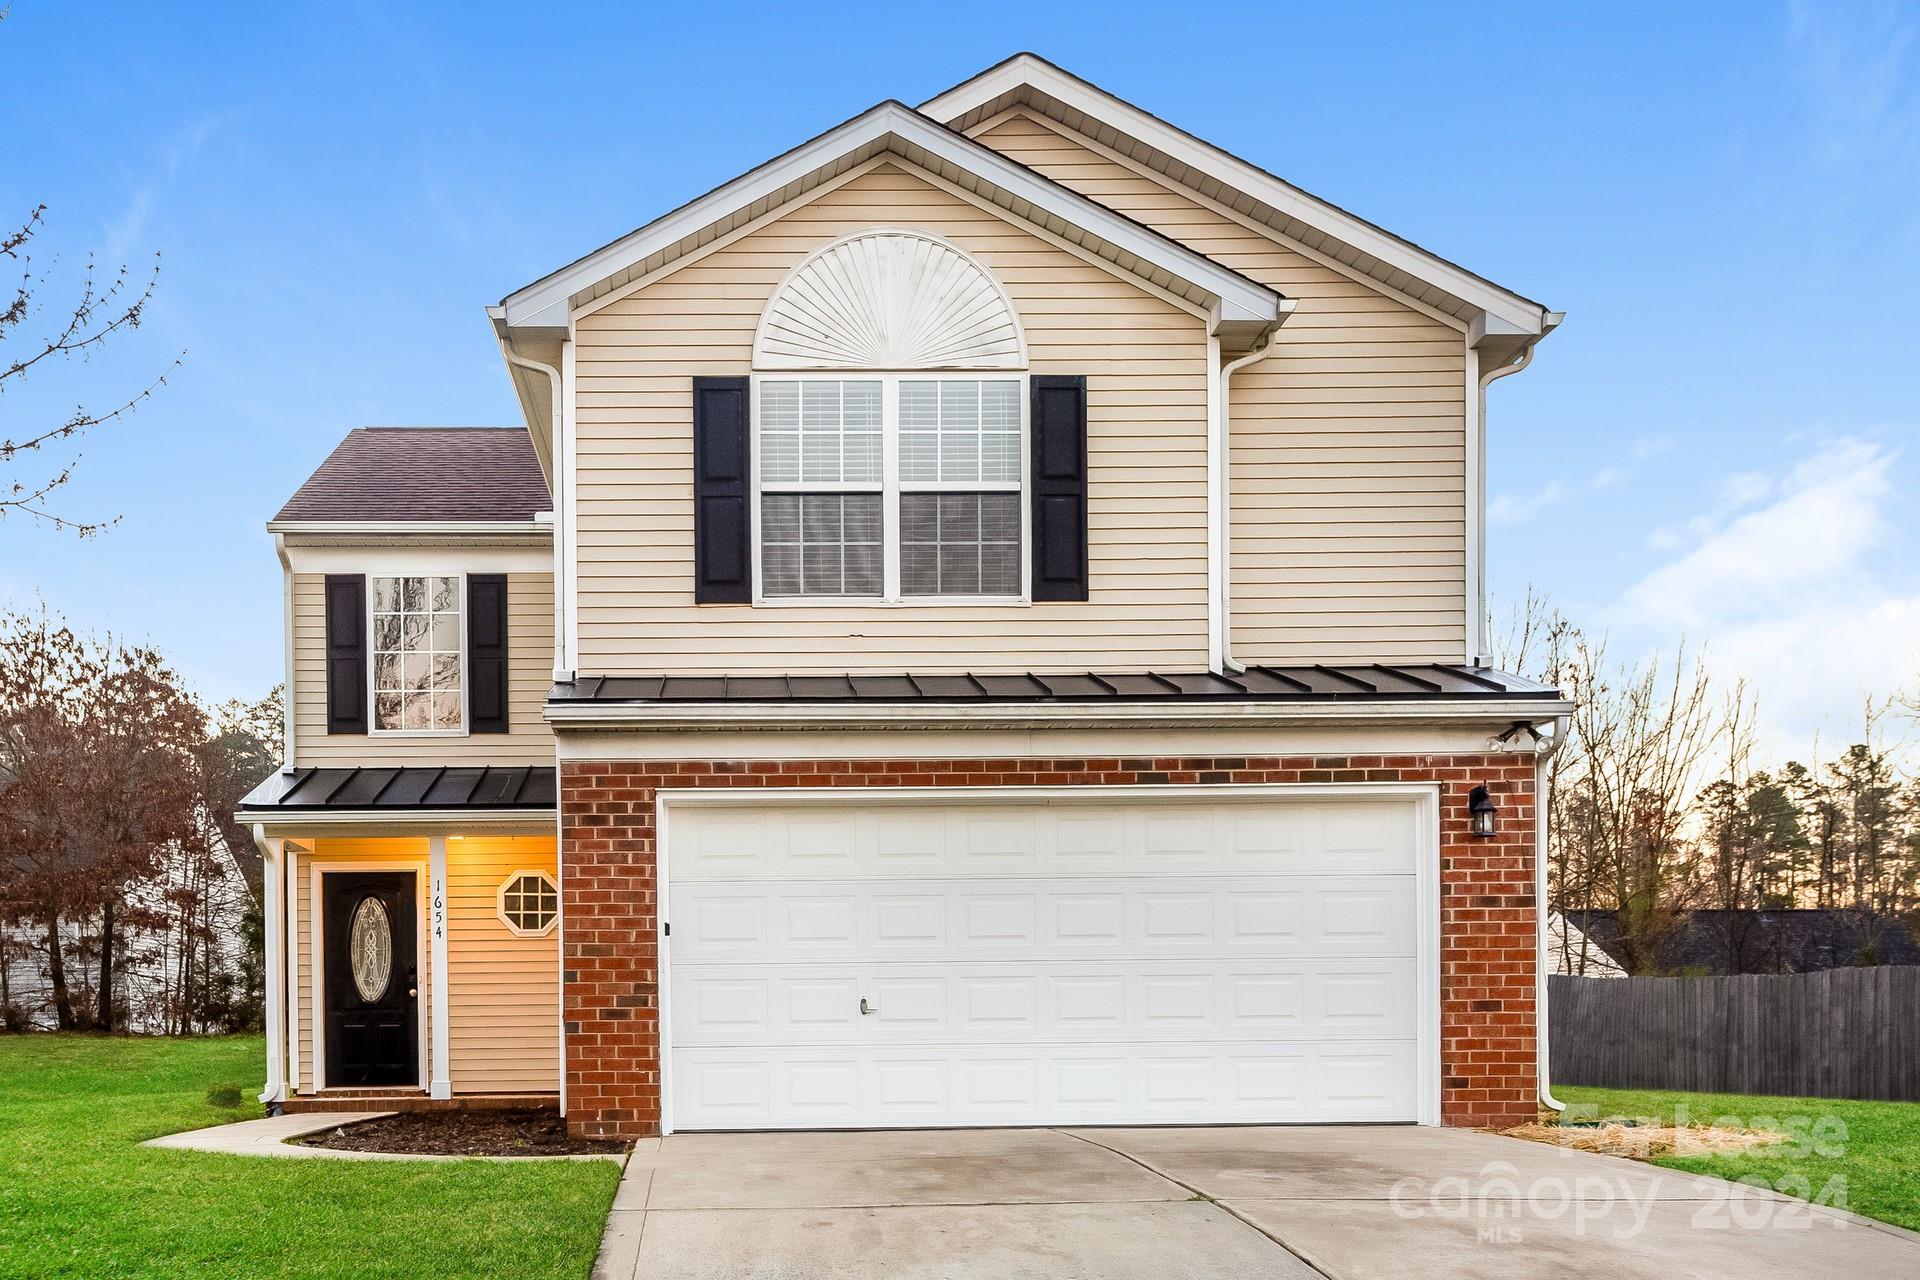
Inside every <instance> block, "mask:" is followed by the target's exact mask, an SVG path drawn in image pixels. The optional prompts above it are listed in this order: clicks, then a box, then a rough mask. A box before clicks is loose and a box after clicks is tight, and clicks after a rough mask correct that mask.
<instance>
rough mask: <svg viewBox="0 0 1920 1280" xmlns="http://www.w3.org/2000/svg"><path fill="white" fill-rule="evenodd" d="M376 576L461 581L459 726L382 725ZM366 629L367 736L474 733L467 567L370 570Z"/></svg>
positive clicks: (393, 736) (445, 736) (460, 735)
mask: <svg viewBox="0 0 1920 1280" xmlns="http://www.w3.org/2000/svg"><path fill="white" fill-rule="evenodd" d="M377 578H453V579H455V580H456V581H458V583H459V586H458V588H457V590H458V591H459V593H460V599H459V609H460V727H459V728H458V729H382V728H381V727H380V689H379V682H378V681H376V680H375V679H374V657H375V652H376V646H375V645H374V642H373V613H374V610H373V584H374V581H375V579H377ZM364 608H365V613H364V614H362V617H363V618H364V619H365V622H366V628H367V736H368V737H370V738H466V737H471V736H472V734H473V707H472V705H471V703H472V698H473V655H471V654H469V653H468V652H467V635H468V633H469V631H470V630H471V628H469V626H468V625H467V574H466V571H465V570H464V569H462V570H455V571H452V572H441V573H434V572H432V571H420V570H415V569H396V570H393V571H392V572H388V573H377V574H375V573H369V574H368V575H367V598H366V603H365V606H364Z"/></svg>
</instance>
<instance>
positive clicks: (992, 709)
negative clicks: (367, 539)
mask: <svg viewBox="0 0 1920 1280" xmlns="http://www.w3.org/2000/svg"><path fill="white" fill-rule="evenodd" d="M1572 709H1573V708H1572V704H1571V703H1567V702H1562V701H1558V700H1552V701H1549V700H1547V699H1528V698H1487V699H1474V700H1472V701H1447V700H1441V699H1421V700H1418V701H1379V702H1207V703H1188V704H1185V705H1176V706H1165V705H1156V704H1154V703H1148V702H1136V703H1120V704H1118V705H1103V704H1101V703H1098V702H1084V703H1024V704H1021V703H988V704H984V705H980V706H969V705H966V704H960V703H934V704H930V705H923V704H917V703H897V702H894V703H867V704H863V703H858V702H841V703H832V704H818V703H791V702H676V703H657V702H655V703H593V702H549V703H548V704H547V707H546V719H547V722H548V723H549V724H551V725H553V726H554V727H555V728H557V729H565V728H605V729H613V728H618V729H635V730H647V729H662V730H678V729H729V728H734V729H783V728H785V729H823V728H835V729H860V728H874V729H880V728H915V729H964V728H995V729H1046V728H1089V729H1116V728H1129V727H1132V726H1156V725H1157V726H1161V727H1165V728H1216V727H1218V728H1257V727H1262V726H1274V727H1280V726H1286V725H1314V724H1394V725H1426V724H1432V725H1441V724H1461V723H1486V724H1489V725H1493V724H1499V725H1510V724H1512V723H1514V722H1515V721H1519V720H1524V721H1527V722H1528V723H1536V722H1538V721H1541V720H1550V719H1552V718H1553V717H1555V716H1561V715H1567V714H1570V713H1571V712H1572Z"/></svg>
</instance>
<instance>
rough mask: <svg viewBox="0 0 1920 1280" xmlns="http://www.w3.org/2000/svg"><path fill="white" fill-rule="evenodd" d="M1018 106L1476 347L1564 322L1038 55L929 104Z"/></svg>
mask: <svg viewBox="0 0 1920 1280" xmlns="http://www.w3.org/2000/svg"><path fill="white" fill-rule="evenodd" d="M1015 106H1026V107H1029V108H1032V109H1033V110H1035V111H1036V112H1038V113H1039V114H1041V115H1043V116H1046V117H1048V118H1050V119H1052V120H1053V121H1055V122H1056V123H1059V124H1062V125H1064V126H1066V127H1067V128H1068V129H1069V130H1072V131H1073V132H1076V133H1081V134H1083V135H1085V136H1088V137H1091V138H1092V139H1093V140H1094V141H1096V142H1099V143H1101V144H1102V145H1105V146H1109V147H1111V148H1112V149H1114V150H1116V151H1119V152H1120V153H1122V154H1124V155H1127V156H1129V158H1133V159H1138V160H1142V161H1145V162H1147V163H1148V164H1149V165H1150V167H1152V168H1153V169H1155V170H1157V171H1159V172H1161V173H1163V174H1165V175H1166V177H1167V178H1168V179H1169V180H1171V181H1173V182H1174V183H1176V184H1178V185H1182V186H1188V187H1194V186H1197V185H1199V184H1201V183H1205V184H1206V185H1207V186H1208V187H1210V188H1211V187H1217V188H1220V191H1219V194H1218V195H1217V196H1215V197H1214V198H1216V199H1218V200H1220V201H1221V202H1223V203H1225V204H1227V205H1228V206H1229V207H1232V208H1234V209H1235V210H1236V211H1238V212H1239V213H1241V214H1242V215H1243V216H1249V217H1253V218H1255V219H1257V220H1259V221H1261V222H1264V223H1266V224H1267V225H1268V226H1270V227H1272V228H1273V229H1274V230H1275V231H1277V232H1279V233H1280V234H1281V235H1284V236H1286V237H1287V238H1288V239H1291V240H1295V241H1298V242H1301V243H1306V244H1311V245H1313V246H1314V247H1315V249H1316V250H1317V251H1319V252H1322V253H1326V254H1328V255H1329V256H1331V257H1333V258H1334V259H1336V260H1338V261H1340V262H1341V263H1343V264H1344V265H1346V266H1347V267H1349V268H1350V269H1352V270H1355V271H1357V272H1359V273H1361V274H1363V275H1366V276H1368V277H1370V278H1372V279H1375V280H1378V281H1379V282H1380V283H1381V284H1383V285H1385V286H1386V287H1388V288H1390V289H1393V290H1396V291H1398V292H1401V293H1405V294H1408V295H1409V296H1412V297H1414V298H1417V299H1418V300H1419V301H1421V302H1425V303H1427V304H1428V305H1430V306H1434V307H1437V308H1438V309H1440V310H1442V311H1445V312H1446V313H1448V314H1450V315H1452V316H1454V317H1456V318H1458V319H1460V320H1462V321H1464V322H1466V323H1467V324H1468V325H1469V326H1470V327H1471V328H1472V329H1473V330H1474V336H1475V338H1476V340H1481V339H1486V338H1491V339H1493V340H1494V341H1495V344H1496V345H1503V346H1504V345H1511V344H1513V343H1515V342H1516V341H1517V342H1521V343H1524V342H1526V341H1528V340H1537V339H1539V338H1540V337H1544V336H1545V335H1546V334H1547V333H1548V332H1550V331H1551V330H1552V329H1553V327H1554V326H1555V325H1557V324H1558V323H1559V321H1560V315H1559V313H1557V312H1550V311H1548V310H1547V308H1546V307H1545V306H1543V305H1542V304H1540V303H1538V302H1535V301H1534V300H1532V299H1531V298H1527V297H1525V296H1523V295H1521V294H1519V293H1516V292H1514V291H1513V290H1511V289H1507V288H1505V287H1503V286H1501V285H1498V284H1495V283H1494V282H1493V281H1491V280H1488V279H1487V278H1486V277H1484V276H1481V275H1478V274H1476V273H1475V272H1472V271H1469V270H1468V269H1467V268H1465V267H1462V266H1460V265H1459V264H1458V263H1455V262H1451V261H1449V260H1448V259H1446V258H1443V257H1441V256H1440V255H1439V254H1436V253H1434V252H1433V251H1431V250H1429V249H1424V248H1422V247H1421V246H1419V245H1417V244H1415V243H1413V242H1412V241H1411V240H1408V239H1406V238H1405V237H1403V236H1399V235H1395V234H1394V233H1393V232H1390V231H1388V230H1386V229H1385V228H1383V227H1380V226H1377V225H1375V224H1374V223H1371V222H1368V221H1367V220H1366V219H1364V218H1362V217H1360V216H1358V215H1357V214H1353V213H1350V212H1348V211H1347V210H1345V209H1342V208H1340V207H1339V206H1338V205H1335V204H1333V203H1332V202H1331V201H1327V200H1323V199H1321V198H1320V197H1318V196H1315V195H1313V194H1311V193H1310V192H1307V191H1304V190H1302V189H1301V188H1299V187H1296V186H1294V185H1293V184H1292V183H1290V182H1288V181H1286V180H1285V179H1284V178H1281V177H1279V176H1277V175H1276V174H1273V173H1270V172H1268V171H1267V170H1265V169H1262V168H1260V167H1259V166H1258V165H1255V164H1253V163H1251V162H1249V161H1247V160H1243V159H1241V158H1240V157H1239V156H1236V155H1234V154H1233V153H1231V152H1229V151H1225V150H1223V149H1222V148H1220V147H1217V146H1214V145H1213V144H1212V143H1210V142H1207V141H1205V140H1204V139H1202V138H1199V137H1196V136H1195V135H1193V134H1191V133H1189V132H1187V131H1186V130H1185V129H1182V128H1180V127H1179V126H1177V125H1174V124H1170V123H1168V122H1167V121H1165V120H1162V119H1161V118H1160V117H1158V116H1156V115H1154V114H1153V113H1151V112H1149V111H1147V110H1145V109H1143V108H1141V107H1138V106H1135V105H1134V104H1133V103H1131V102H1128V101H1126V100H1125V99H1123V98H1120V97H1118V96H1117V95H1115V94H1112V93H1109V92H1108V91H1107V90H1105V89H1102V88H1101V87H1099V86H1098V85H1096V84H1093V83H1092V82H1091V81H1088V80H1084V79H1082V78H1080V77H1079V76H1077V75H1074V74H1073V73H1072V72H1070V71H1067V70H1065V69H1064V68H1062V67H1060V66H1058V65H1057V64H1055V63H1053V62H1050V61H1048V60H1047V59H1046V58H1044V57H1042V56H1041V55H1039V54H1037V53H1031V52H1025V51H1023V52H1020V53H1016V54H1013V55H1012V56H1011V57H1008V58H1005V59H1003V60H1001V61H1000V62H997V63H995V64H994V65H993V66H991V67H988V68H987V69H986V70H985V71H982V72H980V73H979V74H978V75H975V76H973V77H971V78H969V79H967V80H963V81H961V82H960V83H959V84H957V85H954V86H953V87H952V88H950V89H947V90H946V91H944V92H942V93H939V94H936V95H935V96H933V97H932V98H929V99H927V101H925V102H923V103H921V104H920V108H919V109H920V111H921V112H922V113H923V114H925V115H928V116H931V117H932V118H933V119H935V120H938V121H939V122H940V123H942V124H944V125H946V126H947V127H948V128H950V129H954V130H958V131H961V132H965V131H966V130H968V129H970V128H972V127H973V126H974V125H976V124H978V123H979V122H981V121H982V120H986V119H990V118H991V117H993V116H996V115H998V114H1000V113H1001V112H1003V111H1006V110H1008V109H1009V108H1011V107H1015Z"/></svg>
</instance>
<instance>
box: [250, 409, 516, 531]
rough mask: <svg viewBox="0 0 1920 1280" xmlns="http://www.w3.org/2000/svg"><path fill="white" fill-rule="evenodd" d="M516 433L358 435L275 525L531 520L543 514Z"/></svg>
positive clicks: (365, 431) (408, 430)
mask: <svg viewBox="0 0 1920 1280" xmlns="http://www.w3.org/2000/svg"><path fill="white" fill-rule="evenodd" d="M552 509H553V499H552V498H551V497H549V496H548V494H547V482H546V480H545V479H544V478H542V476H541V474H540V463H539V461H538V460H537V459H536V458H535V457H534V454H533V442H532V441H531V440H529V439H528V437H527V433H526V432H525V431H524V430H522V429H521V428H519V427H360V428H357V429H355V430H354V431H351V432H349V433H348V435H347V438H346V439H344V440H342V441H341V442H340V444H339V446H338V447H336V448H335V449H334V451H333V452H332V453H331V454H329V455H328V457H327V460H326V461H325V462H323V463H321V464H320V466H319V469H318V470H316V471H315V472H314V473H313V474H312V475H311V476H309V477H307V482H306V483H305V484H303V485H301V486H300V489H299V491H298V492H297V493H295V494H294V495H293V497H292V498H291V499H289V500H288V502H287V505H286V506H284V507H282V508H280V514H279V515H278V516H276V517H274V518H275V519H276V520H531V519H532V518H533V515H534V513H535V512H536V511H551V510H552Z"/></svg>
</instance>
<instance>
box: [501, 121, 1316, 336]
mask: <svg viewBox="0 0 1920 1280" xmlns="http://www.w3.org/2000/svg"><path fill="white" fill-rule="evenodd" d="M883 153H886V154H892V155H894V156H896V157H898V158H900V159H902V160H905V161H906V162H907V163H909V164H912V165H915V166H917V167H920V168H923V169H925V170H927V171H928V172H929V173H933V174H935V175H937V176H940V177H942V178H943V179H944V180H949V181H951V180H953V179H955V178H964V179H965V180H966V183H967V186H968V188H969V189H970V190H971V191H973V192H974V193H975V194H976V195H978V196H981V197H982V198H985V199H987V200H989V201H991V202H992V203H993V204H994V205H996V206H998V207H999V208H1000V209H1002V210H1004V211H1005V213H1006V214H1007V215H1008V216H1009V217H1011V218H1013V219H1015V220H1018V221H1024V222H1028V223H1031V224H1033V225H1035V226H1038V227H1042V228H1045V229H1046V230H1048V231H1050V232H1053V233H1055V234H1059V233H1061V232H1063V231H1064V232H1066V233H1068V234H1069V235H1070V238H1071V239H1072V240H1073V241H1074V242H1075V243H1078V244H1081V245H1083V246H1085V247H1087V248H1088V249H1089V250H1090V251H1092V252H1096V253H1098V255H1099V256H1100V257H1101V258H1103V259H1105V260H1106V261H1107V262H1109V263H1111V264H1112V265H1113V266H1114V267H1115V268H1116V269H1118V270H1121V271H1125V272H1127V273H1129V274H1133V275H1136V276H1138V277H1140V278H1142V279H1144V280H1146V281H1148V282H1150V283H1151V284H1153V285H1154V286H1156V287H1158V288H1161V289H1165V290H1168V291H1170V292H1172V293H1174V294H1176V295H1177V296H1179V297H1181V298H1183V299H1185V300H1186V301H1187V302H1188V303H1189V304H1190V305H1192V306H1194V307H1195V308H1196V309H1204V310H1205V311H1206V312H1207V313H1208V314H1209V315H1210V316H1211V317H1212V320H1211V323H1212V326H1213V330H1214V332H1216V333H1221V334H1223V335H1231V337H1232V338H1233V339H1234V340H1235V341H1236V342H1239V343H1244V342H1250V341H1252V340H1254V339H1255V338H1256V337H1257V335H1258V334H1260V333H1262V332H1265V331H1266V330H1268V329H1270V328H1271V327H1272V326H1273V325H1274V324H1275V323H1277V322H1278V321H1279V319H1280V318H1281V317H1282V316H1283V315H1284V314H1285V313H1286V311H1287V310H1288V306H1289V304H1288V303H1287V301H1286V299H1284V298H1283V297H1282V296H1281V295H1280V294H1279V293H1278V292H1276V291H1275V290H1273V289H1271V288H1269V287H1267V286H1266V285H1263V284H1260V283H1259V282H1258V281H1255V280H1251V279H1248V278H1247V277H1246V276H1243V275H1241V274H1240V273H1239V272H1237V271H1234V270H1233V269H1231V268H1229V267H1227V266H1224V265H1222V264H1221V263H1218V262H1215V261H1214V260H1213V259H1211V258H1208V257H1207V256H1206V255H1204V254H1202V253H1199V252H1198V251H1196V250H1194V249H1192V248H1189V247H1188V246H1186V245H1184V244H1181V243H1180V242H1179V241H1177V240H1173V239H1171V238H1169V237H1167V236H1165V235H1163V234H1161V233H1160V232H1158V231H1155V230H1153V229H1152V228H1150V227H1147V226H1144V225H1142V224H1141V223H1139V222H1136V221H1134V220H1133V219H1131V218H1129V217H1127V216H1126V215H1124V214H1121V213H1119V212H1117V211H1115V210H1113V209H1109V208H1107V207H1106V206H1105V205H1103V204H1100V203H1099V202H1097V201H1094V200H1091V199H1089V198H1087V197H1086V196H1083V195H1081V194H1080V193H1078V192H1076V191H1073V190H1070V189H1069V188H1067V187H1065V186H1062V185H1061V184H1060V183H1057V182H1055V181H1053V180H1052V179H1051V178H1048V177H1046V176H1045V175H1043V174H1041V173H1038V172H1037V171H1035V170H1033V169H1030V168H1028V167H1027V166H1025V165H1023V164H1020V163H1019V162H1017V161H1015V160H1012V159H1010V158H1008V157H1007V156H1004V155H1001V154H1000V153H999V152H997V151H995V150H993V149H992V148H991V147H987V146H984V145H982V144H980V143H978V142H975V141H974V140H973V139H971V138H968V137H966V136H965V135H964V134H961V133H959V132H957V131H955V130H953V129H950V128H948V127H946V126H945V125H943V124H941V123H939V122H937V121H935V120H933V119H932V118H930V117H928V116H926V115H923V114H922V113H920V112H918V111H915V110H914V109H913V108H912V107H909V106H907V105H906V104H905V103H902V102H899V101H897V100H895V99H891V98H889V99H887V100H885V101H883V102H880V103H877V104H875V105H874V106H872V107H870V108H868V109H867V110H866V111H863V112H861V113H860V114H859V115H857V116H854V117H853V118H852V119H850V120H847V121H845V122H843V123H841V124H839V125H836V126H835V127H833V128H832V129H829V130H827V131H826V132H825V133H822V134H820V135H819V136H818V137H815V138H813V139H812V140H810V141H808V142H804V143H802V144H800V145H799V146H797V147H795V148H793V149H792V150H790V151H788V152H786V153H785V154H783V155H780V156H777V157H775V158H774V159H772V160H769V161H767V162H766V163H765V164H763V165H761V166H759V167H758V168H756V169H752V170H750V171H748V172H747V173H745V174H742V175H741V176H740V177H738V178H735V179H734V180H733V181H731V182H728V183H726V184H724V185H722V186H720V187H716V188H715V189H714V190H712V191H709V192H708V193H707V194H706V195H703V196H700V197H698V198H696V199H694V200H691V201H689V202H688V203H686V204H683V205H681V206H680V207H679V208H678V209H675V210H674V211H673V212H671V213H668V214H665V215H663V216H662V217H659V218H656V219H654V220H653V221H652V222H649V223H647V224H646V225H645V226H643V227H640V228H638V229H637V230H634V231H631V232H629V233H628V234H626V235H624V236H622V237H620V238H619V239H618V240H615V241H613V242H612V243H610V244H607V245H604V246H602V247H601V248H599V249H596V250H594V251H593V252H592V253H590V254H587V255H586V256H585V257H582V258H579V259H577V260H575V261H574V262H572V263H570V264H569V265H567V266H565V267H562V268H560V269H559V270H558V271H554V272H551V273H549V274H548V275H545V276H543V277H541V278H540V279H539V280H536V281H534V282H533V283H532V284H529V285H527V286H525V287H524V288H521V289H518V290H516V291H514V292H513V293H511V294H508V295H507V297H506V298H505V299H503V300H502V302H501V307H500V314H499V316H498V318H497V320H496V326H497V327H498V328H499V329H500V330H501V332H502V333H503V334H511V333H513V332H514V331H519V332H522V333H533V332H538V331H542V330H546V331H553V330H556V329H564V326H565V325H566V323H567V320H568V317H569V316H570V314H571V312H572V309H573V307H574V306H575V305H576V303H578V304H579V305H586V304H588V303H590V302H591V301H593V300H595V299H597V298H598V297H601V296H604V295H605V294H606V293H609V292H612V291H614V290H616V289H619V288H621V287H623V286H625V285H627V284H629V283H630V282H631V281H633V280H635V279H638V278H640V277H641V276H643V275H646V274H649V273H651V272H652V271H654V270H655V269H657V268H659V267H661V266H663V265H665V264H666V263H668V262H671V261H672V260H673V259H675V258H677V257H678V256H680V255H681V253H683V252H684V251H685V250H686V248H687V246H688V245H690V244H697V243H705V242H706V241H708V240H710V239H712V238H714V236H715V235H717V234H721V233H724V231H725V230H726V229H728V228H730V227H734V226H738V225H741V224H743V223H744V222H745V221H747V220H750V219H751V218H752V217H755V216H758V215H759V214H760V213H763V212H765V211H767V210H769V209H773V208H777V207H779V206H780V205H783V204H786V203H789V202H791V201H792V200H795V199H798V198H800V197H801V196H804V195H805V194H806V193H807V192H808V191H810V190H811V189H812V188H814V187H815V186H818V185H819V184H820V183H821V182H823V181H827V180H830V179H831V178H832V177H834V176H836V175H838V174H840V173H844V172H846V171H847V170H848V169H851V168H853V167H855V166H857V165H859V164H863V163H866V162H867V161H869V160H872V159H874V158H875V157H877V156H880V155H882V154H883Z"/></svg>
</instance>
